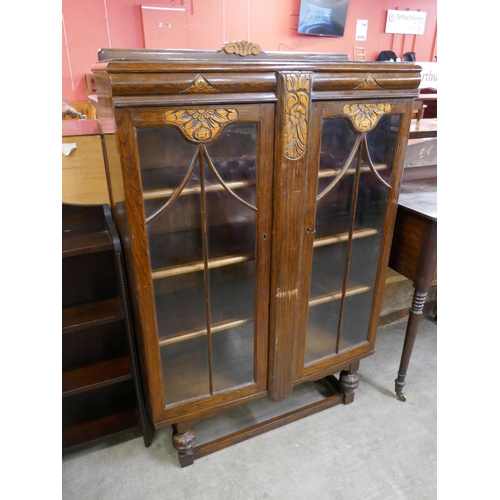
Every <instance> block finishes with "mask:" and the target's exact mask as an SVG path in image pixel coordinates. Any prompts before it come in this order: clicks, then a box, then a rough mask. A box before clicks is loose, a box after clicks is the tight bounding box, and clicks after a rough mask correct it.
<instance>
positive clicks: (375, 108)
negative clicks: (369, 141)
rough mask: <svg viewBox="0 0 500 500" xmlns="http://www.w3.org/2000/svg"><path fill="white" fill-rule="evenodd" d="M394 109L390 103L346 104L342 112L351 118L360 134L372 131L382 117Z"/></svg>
mask: <svg viewBox="0 0 500 500" xmlns="http://www.w3.org/2000/svg"><path fill="white" fill-rule="evenodd" d="M391 109H392V106H391V105H390V104H389V103H382V104H346V105H345V106H344V107H343V108H342V111H343V113H344V114H346V115H347V116H349V118H350V119H351V121H352V123H353V124H354V126H355V127H356V129H357V130H358V131H359V132H369V131H370V130H372V129H373V128H374V127H375V125H376V124H377V122H378V121H379V119H380V117H381V116H382V115H383V114H385V113H388V112H389V111H390V110H391Z"/></svg>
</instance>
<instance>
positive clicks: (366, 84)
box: [356, 75, 382, 90]
mask: <svg viewBox="0 0 500 500" xmlns="http://www.w3.org/2000/svg"><path fill="white" fill-rule="evenodd" d="M381 88H382V87H381V86H380V85H379V84H378V83H377V80H375V78H373V75H368V76H367V77H366V78H365V79H364V80H363V83H361V84H360V85H358V86H357V87H356V89H365V90H374V89H381Z"/></svg>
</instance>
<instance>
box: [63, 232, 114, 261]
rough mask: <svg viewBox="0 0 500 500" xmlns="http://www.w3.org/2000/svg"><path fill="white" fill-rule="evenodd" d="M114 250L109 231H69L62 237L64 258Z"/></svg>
mask: <svg viewBox="0 0 500 500" xmlns="http://www.w3.org/2000/svg"><path fill="white" fill-rule="evenodd" d="M113 249H114V246H113V241H112V240H111V237H110V236H109V233H108V232H107V231H99V232H95V233H82V232H77V231H74V232H73V231H71V230H67V232H63V235H62V257H63V258H65V257H75V256H77V255H84V254H89V253H96V252H103V251H106V250H113Z"/></svg>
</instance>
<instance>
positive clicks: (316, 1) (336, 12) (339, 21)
mask: <svg viewBox="0 0 500 500" xmlns="http://www.w3.org/2000/svg"><path fill="white" fill-rule="evenodd" d="M348 6H349V0H301V2H300V13H299V28H298V32H299V33H300V34H302V35H317V36H344V29H345V21H346V17H347V7H348Z"/></svg>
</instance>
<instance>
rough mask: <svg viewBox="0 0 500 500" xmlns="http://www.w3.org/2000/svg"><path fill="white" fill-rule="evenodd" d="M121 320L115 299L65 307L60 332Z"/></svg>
mask: <svg viewBox="0 0 500 500" xmlns="http://www.w3.org/2000/svg"><path fill="white" fill-rule="evenodd" d="M121 319H123V313H122V310H121V307H120V303H119V301H118V299H117V298H111V299H106V300H101V301H98V302H92V303H89V304H81V305H78V306H74V307H67V308H65V309H63V311H62V332H63V334H64V333H69V332H74V331H76V330H80V329H82V328H87V327H89V326H95V325H103V324H105V323H111V322H112V321H119V320H121Z"/></svg>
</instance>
